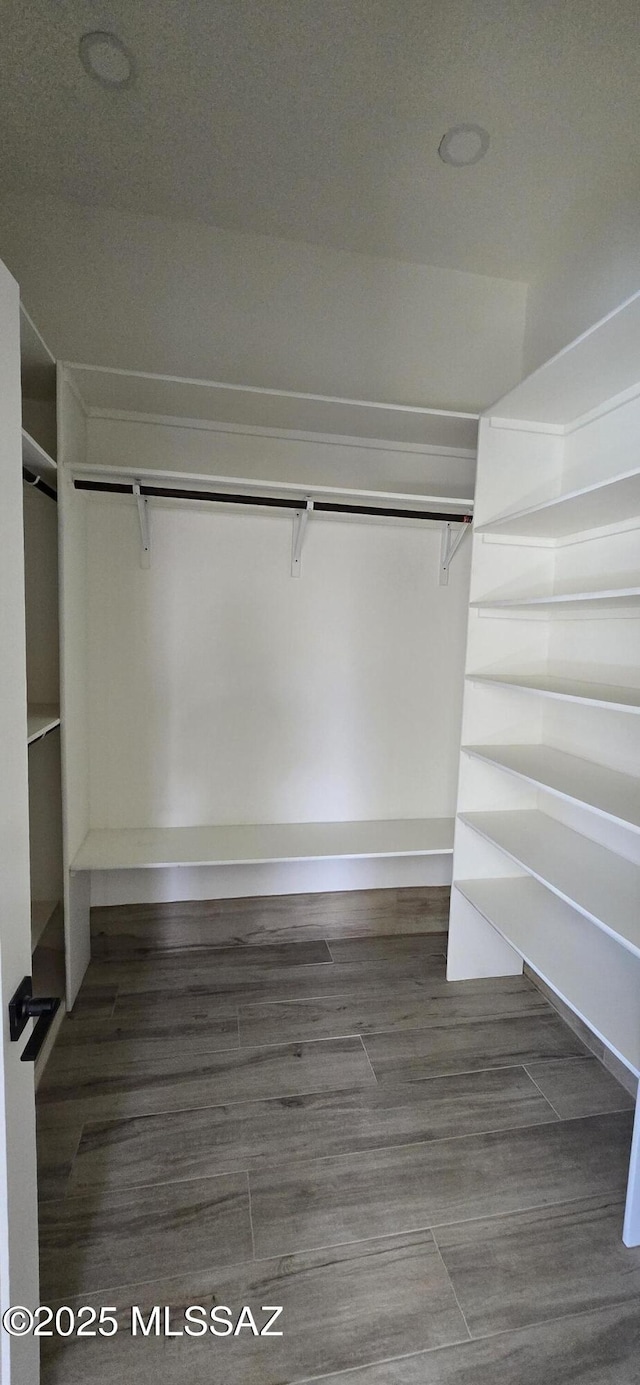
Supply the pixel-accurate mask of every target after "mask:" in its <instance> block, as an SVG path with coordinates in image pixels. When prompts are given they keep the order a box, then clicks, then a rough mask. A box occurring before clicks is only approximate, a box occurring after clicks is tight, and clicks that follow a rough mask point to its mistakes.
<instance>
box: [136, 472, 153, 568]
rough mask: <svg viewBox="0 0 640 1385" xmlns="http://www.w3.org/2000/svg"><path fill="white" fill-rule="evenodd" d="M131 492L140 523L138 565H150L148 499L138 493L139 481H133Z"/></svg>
mask: <svg viewBox="0 0 640 1385" xmlns="http://www.w3.org/2000/svg"><path fill="white" fill-rule="evenodd" d="M133 494H134V495H135V498H136V505H137V506H138V522H139V524H140V567H151V533H150V529H149V501H148V499H147V496H146V495H141V493H140V482H139V481H134V483H133Z"/></svg>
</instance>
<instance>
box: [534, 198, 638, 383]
mask: <svg viewBox="0 0 640 1385" xmlns="http://www.w3.org/2000/svg"><path fill="white" fill-rule="evenodd" d="M635 181H637V180H636V179H635V178H634V181H633V182H631V183H630V184H628V185H626V189H625V192H624V194H623V195H621V193H620V185H618V186H617V187H615V188H612V189H611V190H610V195H609V196H603V197H602V198H600V199H599V200H598V205H597V210H596V211H595V212H594V208H593V206H585V207H584V208H575V209H574V210H573V214H572V217H571V221H570V224H568V225H567V228H566V231H565V234H564V236H563V237H561V238H560V239H559V240H558V242H557V243H556V245H555V246H554V247H553V249H552V251H551V253H550V256H549V259H548V261H547V263H546V267H545V269H544V271H543V272H541V273H540V274H539V275H538V276H537V277H536V278H535V279H534V280H533V281H532V282H531V284H530V286H529V293H528V299H527V319H526V332H525V347H524V371H523V374H524V375H528V374H529V372H530V371H532V370H535V368H536V366H538V365H541V364H542V362H543V361H546V360H548V359H549V357H550V356H553V355H554V354H555V353H556V351H559V350H560V349H561V347H563V346H566V345H567V344H568V342H570V341H573V340H574V338H575V337H577V336H579V335H580V333H581V332H584V331H586V329H587V328H588V327H590V326H592V324H593V323H594V322H597V321H598V320H599V319H600V318H601V317H604V316H605V315H606V314H607V313H609V312H611V311H612V309H613V308H616V307H618V305H619V304H620V303H622V302H624V300H625V299H626V298H629V297H630V296H631V294H633V293H635V292H637V290H638V288H639V287H640V193H639V192H638V190H637V187H636V186H635Z"/></svg>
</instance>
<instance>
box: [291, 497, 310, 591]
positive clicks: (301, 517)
mask: <svg viewBox="0 0 640 1385" xmlns="http://www.w3.org/2000/svg"><path fill="white" fill-rule="evenodd" d="M312 511H313V500H310V499H308V498H307V504H306V509H304V510H296V511H295V513H294V516H293V540H292V545H291V576H292V577H299V576H300V572H301V569H302V545H303V543H304V533H305V529H306V527H307V524H308V521H309V515H310V514H311V513H312Z"/></svg>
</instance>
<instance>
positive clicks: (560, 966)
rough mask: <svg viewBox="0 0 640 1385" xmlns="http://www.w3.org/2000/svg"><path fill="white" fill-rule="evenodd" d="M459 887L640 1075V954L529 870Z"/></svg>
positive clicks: (553, 987) (592, 1028)
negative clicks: (525, 873) (515, 876)
mask: <svg viewBox="0 0 640 1385" xmlns="http://www.w3.org/2000/svg"><path fill="white" fill-rule="evenodd" d="M455 888H456V889H458V890H459V891H460V893H461V894H462V895H463V896H464V898H465V899H467V900H468V901H469V903H470V904H472V905H473V907H474V908H475V909H477V910H478V913H480V914H481V915H482V917H483V918H485V919H486V920H487V922H488V923H490V924H491V925H492V927H493V928H495V929H496V931H497V932H498V933H500V934H501V936H502V937H503V938H504V939H505V941H506V942H508V943H510V945H511V946H512V947H513V948H515V951H516V952H517V953H518V954H519V955H520V956H521V957H522V958H524V961H525V962H527V963H528V964H529V966H530V967H532V968H533V970H534V971H535V972H536V973H537V974H538V976H540V977H542V979H543V981H546V983H547V985H549V986H550V987H551V989H552V990H553V991H555V993H556V995H558V996H560V998H561V999H562V1000H564V1001H565V1002H566V1004H567V1005H568V1006H569V1007H570V1009H571V1010H573V1011H574V1013H575V1014H576V1015H578V1016H579V1017H580V1019H582V1020H583V1021H584V1022H585V1023H586V1024H587V1025H588V1026H589V1028H590V1029H591V1030H593V1031H594V1032H595V1033H596V1034H597V1035H598V1037H599V1038H601V1039H602V1040H603V1041H604V1043H606V1044H607V1046H608V1047H609V1048H611V1049H612V1050H613V1051H614V1053H616V1054H617V1056H618V1057H619V1058H621V1059H622V1061H623V1063H625V1064H626V1065H627V1067H629V1068H631V1070H632V1072H634V1073H635V1074H636V1075H637V1074H638V1073H639V1072H640V962H638V961H637V960H636V958H635V957H634V956H631V955H630V954H629V952H628V951H627V950H625V949H624V948H622V947H620V946H619V944H618V943H617V942H614V940H613V939H612V938H611V937H609V936H608V934H606V933H604V932H602V931H601V930H600V929H598V928H594V926H593V925H592V924H591V923H589V922H588V921H587V920H586V919H585V918H584V917H583V916H582V915H581V914H578V913H576V911H575V909H572V908H570V907H569V905H568V904H565V903H564V902H563V901H562V900H560V899H556V897H555V896H554V895H552V894H550V893H549V891H548V890H547V889H546V888H545V886H544V885H540V884H538V881H537V880H532V879H531V878H530V877H526V878H520V879H514V880H512V879H506V880H461V881H456V882H455ZM585 930H588V933H586V932H585Z"/></svg>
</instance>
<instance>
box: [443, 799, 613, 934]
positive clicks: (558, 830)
mask: <svg viewBox="0 0 640 1385" xmlns="http://www.w3.org/2000/svg"><path fill="white" fill-rule="evenodd" d="M460 821H461V822H464V823H466V824H467V826H468V827H471V828H472V829H473V831H474V832H477V833H478V834H479V835H480V836H481V837H484V838H485V840H486V841H488V842H491V843H492V844H493V845H494V846H497V847H499V849H500V850H501V851H504V852H505V854H506V855H507V856H510V857H511V859H512V860H513V861H515V862H516V863H517V864H518V865H519V866H522V867H523V869H524V870H526V871H528V872H529V874H530V875H533V876H535V878H536V880H539V881H540V882H541V883H542V884H543V885H546V886H547V887H548V889H550V890H552V891H553V893H554V894H557V895H558V896H559V897H560V898H561V899H564V900H565V902H566V903H567V904H571V905H572V906H573V907H574V908H576V909H577V910H578V911H579V912H580V913H581V914H584V915H585V916H586V917H587V918H589V919H591V920H592V922H593V923H595V924H597V925H598V926H599V927H600V928H604V930H605V931H606V932H607V933H610V934H611V935H612V936H613V937H615V938H616V939H617V941H618V942H620V943H622V945H623V946H624V947H627V948H628V949H629V951H630V952H633V953H635V955H636V956H637V957H640V866H636V865H634V864H633V862H631V861H627V860H625V858H624V857H623V856H618V855H617V854H616V853H615V852H614V851H609V850H608V849H607V848H606V847H604V846H600V845H599V843H598V842H593V841H591V840H589V839H588V838H586V837H584V836H583V835H582V833H580V832H574V831H573V830H572V829H571V828H569V827H565V826H564V824H563V823H561V822H557V821H556V819H555V818H550V817H548V816H547V814H546V813H541V812H538V811H536V810H532V811H514V812H498V813H461V814H460Z"/></svg>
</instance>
